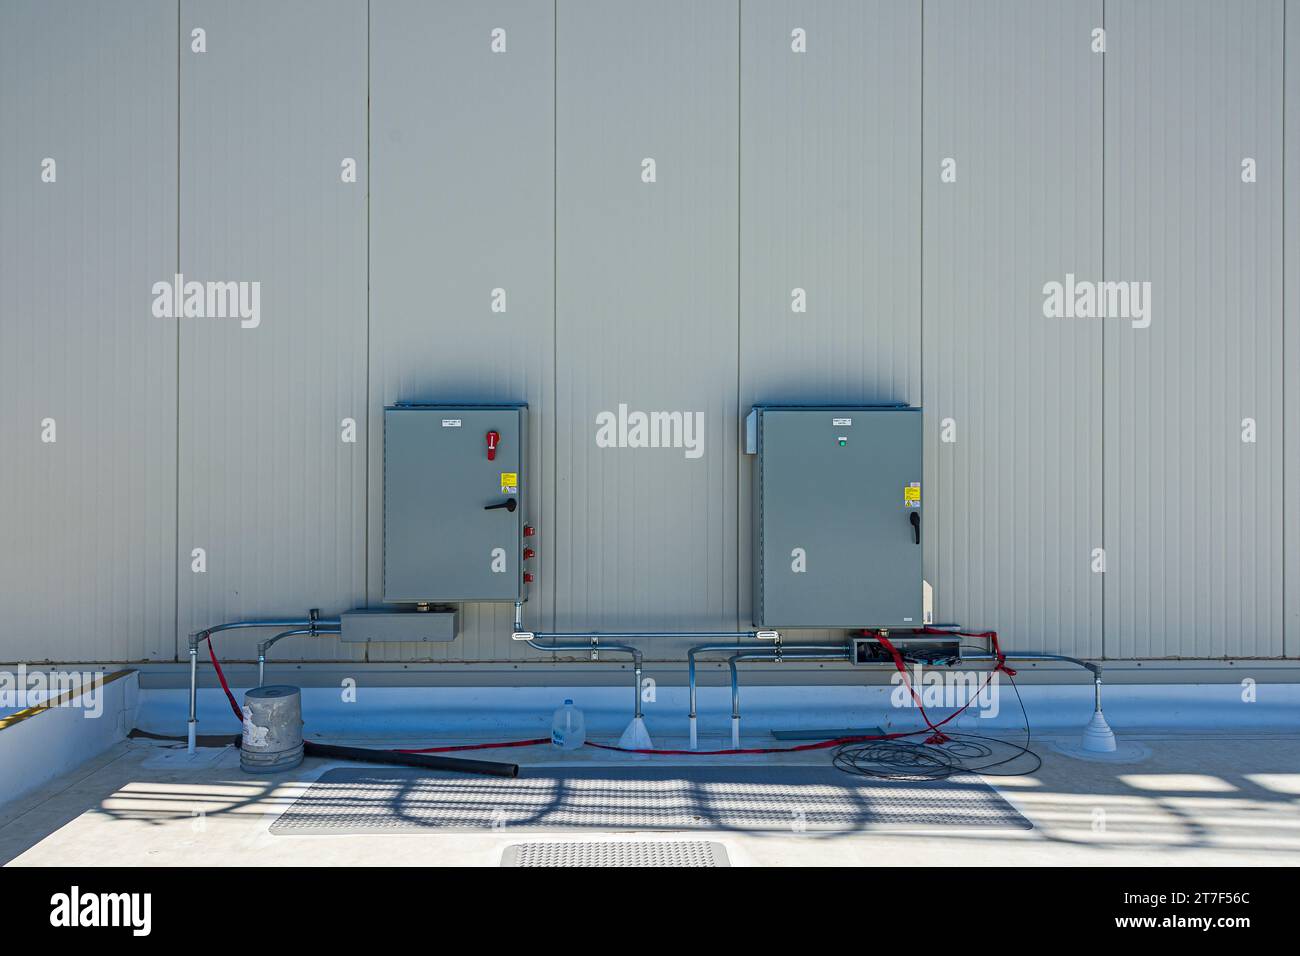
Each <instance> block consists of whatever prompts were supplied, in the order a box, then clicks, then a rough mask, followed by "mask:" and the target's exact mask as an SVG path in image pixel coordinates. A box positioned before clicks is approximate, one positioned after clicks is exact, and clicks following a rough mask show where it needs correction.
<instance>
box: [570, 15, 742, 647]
mask: <svg viewBox="0 0 1300 956" xmlns="http://www.w3.org/2000/svg"><path fill="white" fill-rule="evenodd" d="M737 28H738V17H737V6H736V3H735V2H734V0H711V2H707V3H701V2H692V0H669V2H662V3H653V4H646V3H640V2H636V0H617V2H611V0H563V2H561V3H560V4H559V22H558V29H557V42H558V46H557V49H558V57H557V96H556V103H557V116H556V150H557V157H558V158H557V167H556V172H557V176H556V206H557V213H556V302H557V305H556V318H557V323H556V355H557V359H556V362H557V365H556V382H557V385H558V390H557V402H556V413H557V420H558V433H557V461H558V462H559V463H560V468H559V471H558V474H557V476H556V483H555V490H556V495H557V500H556V509H555V522H554V536H553V537H554V545H553V547H554V548H555V549H556V553H557V556H558V558H559V561H558V563H557V565H556V570H555V574H556V588H557V597H556V607H557V618H558V622H557V623H558V624H559V625H561V626H568V627H588V626H590V627H613V628H627V627H645V626H652V627H663V628H674V627H696V628H704V627H707V628H711V629H718V628H731V627H733V626H734V624H735V620H736V593H737V574H738V570H737V556H736V469H737V461H738V457H739V456H738V450H737V442H738V425H737V423H738V417H739V409H738V406H737V396H736V387H735V383H736V379H737V299H736V297H737V289H736V286H737V268H738V266H737V244H736V229H737V188H738V186H737V141H738V140H737V136H738V128H737V127H738V112H737V110H738V106H737V98H738V93H739V90H738V76H739V74H738V70H737V68H738V64H737V51H738V37H737ZM647 157H648V158H652V159H654V160H655V161H656V164H657V181H656V182H654V183H645V182H642V178H641V174H642V160H643V159H645V158H647ZM620 403H625V404H626V405H627V406H628V408H629V409H630V410H641V411H647V412H648V411H652V410H655V411H660V410H662V411H682V412H703V413H704V442H705V444H704V453H703V455H702V456H701V457H699V458H696V459H687V458H686V457H685V452H684V450H683V449H679V448H598V447H597V446H596V442H595V434H596V425H595V422H596V416H597V414H598V413H600V412H602V411H608V412H615V413H616V412H617V410H618V406H619V404H620Z"/></svg>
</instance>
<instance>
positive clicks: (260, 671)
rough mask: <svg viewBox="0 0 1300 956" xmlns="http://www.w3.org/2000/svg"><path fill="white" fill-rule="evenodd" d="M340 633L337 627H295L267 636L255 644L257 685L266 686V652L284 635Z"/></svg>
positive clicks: (284, 636)
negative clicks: (273, 635)
mask: <svg viewBox="0 0 1300 956" xmlns="http://www.w3.org/2000/svg"><path fill="white" fill-rule="evenodd" d="M338 633H341V631H340V629H339V628H337V627H318V628H315V629H313V628H310V627H297V628H294V629H293V630H289V631H281V632H280V633H279V634H277V635H275V637H268V638H267V639H266V640H264V641H263V642H262V643H261V644H258V645H257V686H258V687H264V686H266V652H267V651H269V650H270V649H271V648H272V647H274V646H275V645H276V644H277V643H278V642H280V641H282V640H283V639H284V638H286V637H295V636H297V635H299V634H310V635H312V636H313V637H315V636H316V635H318V634H338Z"/></svg>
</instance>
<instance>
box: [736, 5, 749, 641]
mask: <svg viewBox="0 0 1300 956" xmlns="http://www.w3.org/2000/svg"><path fill="white" fill-rule="evenodd" d="M744 9H745V8H744V0H736V409H735V412H734V414H736V415H739V414H740V411H741V407H740V402H741V379H740V356H741V332H742V328H743V327H742V324H741V314H740V310H741V294H742V289H741V285H740V283H741V279H740V270H741V263H742V260H743V257H742V244H743V236H744V233H742V232H741V228H742V227H741V215H742V213H741V208H742V205H741V204H742V197H743V193H742V191H741V188H740V160H741V150H742V149H743V147H744V134H743V132H742V126H743V125H744V122H745V114H744V112H743V109H742V107H743V104H742V97H743V96H744V89H745V70H744V66H743V59H744V55H745V35H744V16H745V12H744ZM733 454H735V455H736V535H735V538H736V630H740V567H741V553H740V538H741V526H742V524H743V522H744V508H743V502H744V494H743V491H744V487H743V486H744V472H745V468H744V465H745V458H744V456H743V455H741V454H740V451H739V449H738V448H737V449H734V450H733ZM753 600H754V596H753V595H752V594H751V595H750V601H751V602H752V601H753Z"/></svg>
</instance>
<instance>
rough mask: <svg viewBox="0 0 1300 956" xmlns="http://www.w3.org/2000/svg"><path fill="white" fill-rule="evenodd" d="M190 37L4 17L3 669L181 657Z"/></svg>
mask: <svg viewBox="0 0 1300 956" xmlns="http://www.w3.org/2000/svg"><path fill="white" fill-rule="evenodd" d="M175 37H176V5H175V3H169V2H161V0H158V2H152V0H142V2H139V3H132V4H126V5H107V4H66V3H62V4H54V3H44V2H32V0H12V2H6V3H4V4H0V310H2V312H3V314H2V315H0V582H3V583H2V584H0V660H7V661H12V660H16V659H28V660H43V659H53V660H86V659H90V660H96V659H104V658H111V659H118V660H121V659H127V658H130V659H142V658H149V659H158V658H166V659H170V658H171V657H172V654H173V652H174V642H173V631H174V627H175V613H176V608H175V603H174V593H175V592H174V587H175V582H174V570H173V569H174V567H175V564H174V562H173V554H174V547H175V534H176V526H175V521H176V499H175V467H176V447H175V440H176V418H175V416H176V323H175V322H171V321H169V320H166V319H155V318H153V316H152V315H151V314H150V301H151V297H150V288H151V286H152V284H153V283H154V282H156V281H159V280H161V279H164V278H166V277H167V276H169V275H171V273H172V272H173V271H175V262H176V256H175V250H176V241H175V240H176V152H175V147H176V52H175V50H176V47H175ZM46 157H49V158H52V159H54V160H55V162H56V164H57V166H56V171H57V179H56V181H55V182H53V183H45V182H42V181H41V163H42V160H43V159H45V158H46ZM45 418H53V419H54V420H55V427H56V437H57V441H56V442H54V443H52V444H47V443H43V442H42V441H41V438H40V436H41V422H42V420H43V419H45Z"/></svg>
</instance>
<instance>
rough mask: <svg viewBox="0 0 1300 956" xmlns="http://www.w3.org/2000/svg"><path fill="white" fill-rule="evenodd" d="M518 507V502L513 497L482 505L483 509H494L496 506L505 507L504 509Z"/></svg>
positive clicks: (508, 509) (512, 509)
mask: <svg viewBox="0 0 1300 956" xmlns="http://www.w3.org/2000/svg"><path fill="white" fill-rule="evenodd" d="M518 507H519V502H517V501H515V499H514V498H507V499H506V500H505V501H501V502H498V503H497V504H494V505H484V506H483V510H484V511H496V510H497V509H498V508H505V509H506V511H514V510H515V509H516V508H518Z"/></svg>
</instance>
